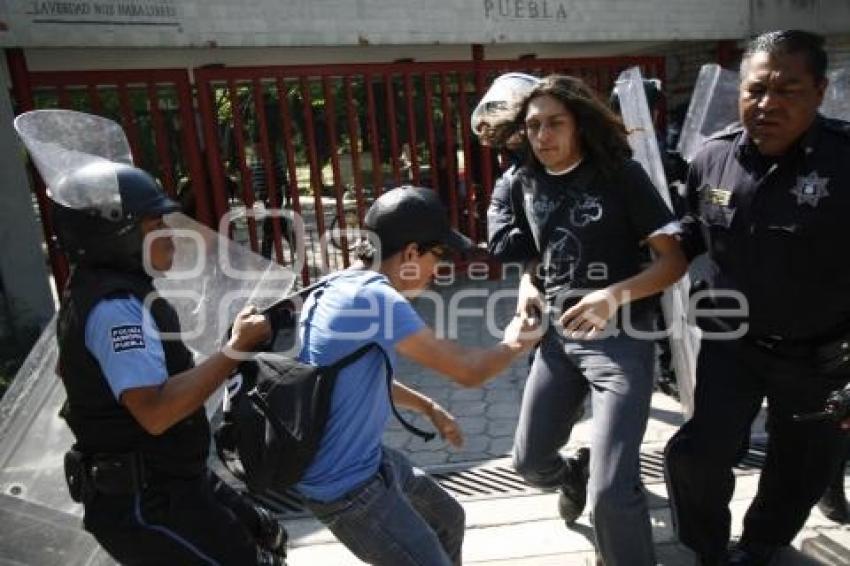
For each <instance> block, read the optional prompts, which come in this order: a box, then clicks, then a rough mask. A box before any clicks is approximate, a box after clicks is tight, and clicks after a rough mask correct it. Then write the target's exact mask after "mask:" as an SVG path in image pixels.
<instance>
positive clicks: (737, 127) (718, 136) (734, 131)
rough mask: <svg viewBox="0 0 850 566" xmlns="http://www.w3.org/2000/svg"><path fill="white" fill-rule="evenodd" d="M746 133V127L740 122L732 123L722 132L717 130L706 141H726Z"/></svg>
mask: <svg viewBox="0 0 850 566" xmlns="http://www.w3.org/2000/svg"><path fill="white" fill-rule="evenodd" d="M743 131H744V126H743V124H741V123H740V122H732V123H731V124H729V125H728V126H726V127H725V128H723V129H722V130H717V131H716V132H714V133H713V134H711V135H710V136H708V137H707V138H706V139H705V141H709V140H726V139H730V138H734V137H735V136H737V135H738V134H740V133H741V132H743Z"/></svg>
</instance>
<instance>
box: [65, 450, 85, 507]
mask: <svg viewBox="0 0 850 566" xmlns="http://www.w3.org/2000/svg"><path fill="white" fill-rule="evenodd" d="M65 482H66V483H67V484H68V493H69V495H70V496H71V499H72V500H73V501H74V503H85V502H86V501H87V500H88V496H89V494H90V492H91V486H90V485H89V480H88V476H87V471H86V464H85V459H84V457H83V453H82V452H79V451H77V450H74V449H73V448H72V449H71V450H68V451H67V452H66V453H65Z"/></svg>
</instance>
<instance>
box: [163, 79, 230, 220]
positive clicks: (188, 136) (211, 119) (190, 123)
mask: <svg viewBox="0 0 850 566" xmlns="http://www.w3.org/2000/svg"><path fill="white" fill-rule="evenodd" d="M188 75H189V74H188V72H186V74H185V75H183V76H182V77H181V78H180V79H178V80H177V81H176V83H175V86H176V88H177V100H178V103H179V105H180V110H179V111H180V130H181V135H180V144H181V147H182V150H183V155H185V156H186V162H187V166H188V168H189V179H190V180H191V182H192V191H193V192H194V194H195V203H196V204H197V206H198V220H200V221H201V222H202V223H204V224H206V225H207V226H209V227H211V228H213V229H216V228H217V226H216V224H217V223H218V220H219V219H220V218H221V217H222V216H223V215H224V213H225V212H226V210H227V202H226V198H225V192H226V190H225V188H224V167H223V165H222V163H221V153H220V151H221V149H220V146H219V143H218V135H217V134H216V123H217V120H218V118H217V116H216V113H215V112H214V111H213V106H212V93H211V92H210V87H209V82H208V81H207V80H206V79H205V78H204V77H203V75H202V74H201V72H200V70H199V69H195V80H196V83H197V87H198V110H199V113H200V115H201V127H202V128H203V131H204V142H205V143H204V147H205V148H206V154H207V155H206V158H207V163H208V167H209V172H210V174H211V177H210V181H211V190H212V199H210V198H209V196H210V193H209V192H208V189H207V180H206V171H205V170H204V164H203V158H202V156H201V149H200V146H199V138H198V134H197V131H196V130H195V109H194V106H193V104H192V86H191V84H190V83H189V78H188ZM210 200H212V202H210Z"/></svg>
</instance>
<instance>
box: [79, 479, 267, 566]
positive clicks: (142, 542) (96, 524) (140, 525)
mask: <svg viewBox="0 0 850 566" xmlns="http://www.w3.org/2000/svg"><path fill="white" fill-rule="evenodd" d="M231 506H232V507H231ZM252 509H253V507H252V506H251V504H250V503H248V502H247V501H245V500H244V499H242V497H241V495H239V494H238V493H236V492H234V491H233V490H232V489H231V488H230V487H229V486H227V485H226V484H223V482H221V480H220V479H218V478H217V477H216V476H215V475H213V474H212V473H210V475H209V476H208V477H198V478H193V479H180V480H177V479H171V480H168V481H161V482H157V483H155V484H154V485H151V486H149V487H148V488H147V489H145V490H144V491H143V492H141V493H139V494H128V495H110V496H106V495H96V496H95V497H94V500H93V501H91V502H90V503H88V504H87V505H86V507H85V517H84V525H85V528H86V530H87V531H89V532H90V533H91V534H92V535H94V537H95V538H96V539H97V541H98V542H99V543H100V544H101V546H103V548H104V549H105V550H106V551H107V552H108V553H109V554H110V555H111V556H112V557H113V558H114V559H115V560H117V561H118V562H120V563H121V564H138V565H154V564H157V565H162V564H206V565H215V564H220V565H225V566H226V565H231V564H232V565H234V566H241V565H243V564H244V565H253V564H256V565H275V564H282V562H281V561H280V559H279V558H277V557H274V556H272V555H270V554H268V553H267V552H266V551H264V550H261V549H259V547H258V546H257V543H256V542H255V539H254V535H253V534H252V532H251V531H252V530H253V529H255V528H257V526H258V523H257V521H256V519H255V518H252V517H251V510H252ZM245 521H247V524H246V522H245Z"/></svg>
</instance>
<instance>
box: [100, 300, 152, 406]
mask: <svg viewBox="0 0 850 566" xmlns="http://www.w3.org/2000/svg"><path fill="white" fill-rule="evenodd" d="M86 347H87V348H88V349H89V351H90V352H91V353H92V355H93V356H94V357H95V359H96V360H97V361H98V363H99V364H100V369H101V371H102V372H103V375H104V376H106V381H107V382H108V383H109V388H110V389H112V394H113V395H115V399H116V400H120V397H121V393H123V392H124V391H125V390H127V389H132V388H135V387H149V386H154V385H161V384H162V383H163V382H165V380H166V379H168V369H167V368H166V365H165V352H164V351H163V349H162V342H161V341H160V338H159V329H158V328H157V326H156V322H154V320H153V317H152V316H150V312H148V313H147V314H145V308H144V305H142V302H141V301H140V300H139V299H137V298H136V297H120V298H110V299H104V300H102V301H100V302H99V303H98V304H97V305H95V307H94V308H93V309H92V310H91V312H90V313H89V317H88V320H86Z"/></svg>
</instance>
